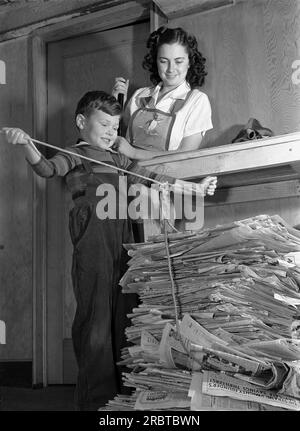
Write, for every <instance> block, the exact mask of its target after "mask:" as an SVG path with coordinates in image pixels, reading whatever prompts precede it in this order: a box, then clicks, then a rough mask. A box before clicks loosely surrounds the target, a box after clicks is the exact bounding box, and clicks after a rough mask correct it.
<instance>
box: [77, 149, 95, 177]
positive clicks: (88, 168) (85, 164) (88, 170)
mask: <svg viewBox="0 0 300 431" xmlns="http://www.w3.org/2000/svg"><path fill="white" fill-rule="evenodd" d="M76 151H77V153H78V154H80V155H81V156H85V154H84V152H83V151H82V149H81V148H78V147H76ZM81 163H82V165H83V167H84V169H85V171H86V173H87V174H92V173H93V169H92V164H91V162H90V161H89V160H86V159H81Z"/></svg>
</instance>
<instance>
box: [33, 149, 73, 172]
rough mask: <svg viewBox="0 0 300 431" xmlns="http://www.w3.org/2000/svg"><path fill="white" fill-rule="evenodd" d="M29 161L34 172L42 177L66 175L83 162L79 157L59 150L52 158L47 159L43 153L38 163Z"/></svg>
mask: <svg viewBox="0 0 300 431" xmlns="http://www.w3.org/2000/svg"><path fill="white" fill-rule="evenodd" d="M68 149H70V148H68ZM70 150H72V151H74V148H71V149H70ZM27 161H28V160H27ZM28 163H29V164H30V165H31V167H32V169H33V170H34V172H35V173H36V174H37V175H39V176H40V177H44V178H51V177H54V176H59V177H63V176H65V175H66V174H67V173H68V172H69V171H71V170H72V169H74V168H75V166H77V165H78V164H80V163H81V162H80V159H79V157H78V158H77V157H75V156H72V155H69V154H64V153H60V152H58V153H57V154H55V156H54V157H52V158H51V159H46V157H44V156H43V155H41V160H40V161H39V162H38V163H35V164H32V163H30V162H29V161H28Z"/></svg>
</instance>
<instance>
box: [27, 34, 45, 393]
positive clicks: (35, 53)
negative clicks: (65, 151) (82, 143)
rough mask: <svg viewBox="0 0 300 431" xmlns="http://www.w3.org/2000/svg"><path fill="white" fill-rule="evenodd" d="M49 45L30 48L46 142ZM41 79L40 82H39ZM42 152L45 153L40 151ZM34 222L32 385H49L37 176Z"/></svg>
mask: <svg viewBox="0 0 300 431" xmlns="http://www.w3.org/2000/svg"><path fill="white" fill-rule="evenodd" d="M45 53H46V45H45V43H44V41H43V40H42V39H40V38H37V37H36V38H33V39H32V40H31V44H30V57H31V58H30V60H31V61H30V62H29V64H30V66H31V70H30V73H29V76H30V77H31V79H30V83H29V85H30V88H31V89H32V92H31V94H32V104H33V110H34V112H33V126H32V130H33V136H36V137H37V139H40V140H42V141H44V140H45V139H46V133H45V130H44V129H43V127H41V125H42V124H44V122H46V121H47V109H46V106H47V91H46V87H45V85H43V81H46V55H45ZM37 77H39V79H37ZM41 151H42V152H43V150H41ZM32 183H33V198H32V218H33V238H32V243H33V244H32V246H33V274H32V277H33V279H32V300H33V303H32V317H33V322H32V331H33V334H32V336H33V370H32V372H33V375H32V377H33V385H34V386H37V385H40V384H42V385H43V386H46V384H47V359H46V355H47V346H46V308H47V301H46V260H47V254H46V253H45V250H46V245H47V235H46V229H45V224H46V194H45V193H46V180H45V178H42V177H39V176H37V175H35V176H34V178H33V181H32Z"/></svg>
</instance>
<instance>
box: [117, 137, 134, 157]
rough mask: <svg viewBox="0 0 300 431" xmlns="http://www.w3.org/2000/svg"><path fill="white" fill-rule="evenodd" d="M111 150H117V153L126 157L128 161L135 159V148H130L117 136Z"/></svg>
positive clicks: (124, 140) (125, 141) (123, 139)
mask: <svg viewBox="0 0 300 431" xmlns="http://www.w3.org/2000/svg"><path fill="white" fill-rule="evenodd" d="M112 148H113V149H114V150H115V149H117V150H118V152H119V153H121V154H124V156H126V157H128V158H129V159H134V158H135V148H134V147H132V146H131V145H130V144H129V142H128V141H127V140H126V139H125V138H123V137H122V136H117V139H116V140H115V142H114V145H113V147H112Z"/></svg>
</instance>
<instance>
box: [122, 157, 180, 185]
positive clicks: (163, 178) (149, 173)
mask: <svg viewBox="0 0 300 431" xmlns="http://www.w3.org/2000/svg"><path fill="white" fill-rule="evenodd" d="M126 169H127V170H128V171H130V172H132V173H135V174H139V175H143V176H144V177H147V178H150V179H153V180H156V181H159V182H160V183H166V182H168V183H170V184H174V183H175V181H176V178H174V177H171V176H169V175H166V174H164V170H165V167H164V166H163V165H160V166H159V167H157V168H156V169H155V170H154V169H153V170H152V169H151V170H150V169H148V168H145V167H144V166H140V165H139V163H138V162H137V161H135V162H132V163H131V164H130V165H129V166H128V167H127V168H126ZM128 181H129V183H131V184H136V183H141V184H144V185H145V186H147V187H150V186H151V184H152V181H151V180H146V179H143V178H140V177H137V176H135V175H130V174H128Z"/></svg>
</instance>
